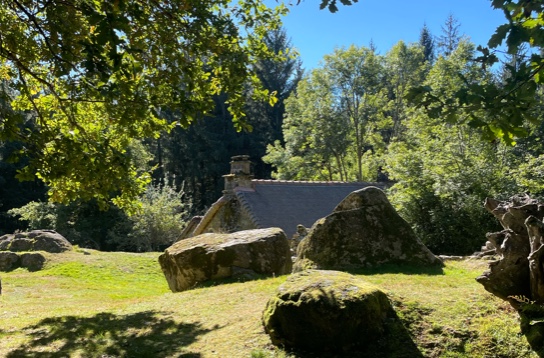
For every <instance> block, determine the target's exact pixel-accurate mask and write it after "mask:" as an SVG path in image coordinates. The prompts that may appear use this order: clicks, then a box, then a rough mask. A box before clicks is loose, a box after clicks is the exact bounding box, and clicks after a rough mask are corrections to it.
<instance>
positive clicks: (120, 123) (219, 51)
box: [0, 0, 284, 206]
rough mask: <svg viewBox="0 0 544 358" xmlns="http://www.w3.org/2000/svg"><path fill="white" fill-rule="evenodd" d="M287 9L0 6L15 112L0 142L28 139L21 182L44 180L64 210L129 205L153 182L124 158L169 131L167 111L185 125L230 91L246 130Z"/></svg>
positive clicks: (250, 4)
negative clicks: (247, 109)
mask: <svg viewBox="0 0 544 358" xmlns="http://www.w3.org/2000/svg"><path fill="white" fill-rule="evenodd" d="M282 11H284V7H282V6H280V7H279V8H278V9H277V10H272V9H269V8H267V7H266V6H265V5H264V4H263V2H262V1H260V0H247V1H240V2H238V3H234V2H228V1H220V0H207V1H188V0H165V1H147V2H146V1H139V0H115V1H114V0H107V1H86V0H67V1H46V0H35V1H21V0H2V1H0V80H2V81H5V83H7V84H8V86H9V87H10V89H11V90H12V91H10V92H7V91H2V97H3V98H7V97H10V98H9V100H10V102H11V103H12V106H13V108H14V109H15V110H16V111H18V112H27V113H31V114H32V115H33V116H34V118H35V125H36V130H34V131H26V130H24V129H23V127H22V126H21V116H18V115H9V116H3V117H2V118H0V140H4V141H5V140H18V141H20V142H22V143H25V146H24V150H25V151H26V153H28V154H29V162H28V165H27V166H26V167H25V168H24V169H23V170H22V171H21V173H20V174H19V177H20V178H21V179H32V178H35V177H37V178H39V179H41V180H43V181H44V182H45V183H46V184H47V185H48V187H49V194H50V198H51V199H52V200H55V201H60V202H67V201H70V200H74V199H76V198H83V199H90V198H95V199H97V200H98V202H99V203H102V204H103V205H104V206H106V204H105V203H106V202H107V201H108V199H109V198H110V196H111V195H112V193H113V194H114V195H117V199H116V203H117V204H118V205H121V206H123V205H128V204H129V203H130V202H131V199H133V198H135V197H136V196H137V195H138V194H139V193H140V192H141V190H143V189H144V188H145V186H146V184H147V182H148V177H146V176H145V175H140V176H139V175H137V171H136V170H135V167H134V166H133V165H132V164H131V162H130V160H129V159H128V157H127V156H125V155H124V154H125V150H126V147H127V145H128V144H129V143H130V141H131V140H132V139H133V138H142V137H156V136H158V133H159V132H160V131H163V130H168V129H169V128H170V123H167V121H165V120H163V119H161V118H160V116H159V109H160V108H170V109H171V110H177V111H178V113H179V114H180V115H179V117H178V118H177V121H178V123H179V124H180V125H181V126H187V125H189V124H190V123H191V122H192V121H193V120H194V118H196V117H198V116H201V115H202V114H206V113H209V112H210V111H211V110H213V108H214V105H215V104H214V102H213V96H214V95H218V94H220V93H228V95H229V97H228V101H229V106H228V108H229V111H230V112H231V114H232V118H233V119H234V124H235V125H236V126H237V127H238V128H242V127H243V126H244V122H243V121H242V120H241V117H242V114H243V111H242V108H243V104H244V89H245V86H246V85H247V84H248V83H249V82H251V83H253V85H254V91H253V93H254V94H255V95H256V96H257V97H260V98H265V97H267V96H268V93H267V92H266V91H264V90H262V87H261V86H260V85H259V83H258V82H259V81H258V77H257V76H256V73H255V71H254V70H252V67H251V66H250V65H251V64H252V63H255V61H257V59H260V58H266V57H271V56H272V57H273V56H274V54H273V52H272V51H269V49H268V48H267V46H266V44H265V43H264V42H263V37H264V35H265V34H266V33H267V32H268V31H270V30H273V29H276V28H278V27H279V15H280V13H281V12H282Z"/></svg>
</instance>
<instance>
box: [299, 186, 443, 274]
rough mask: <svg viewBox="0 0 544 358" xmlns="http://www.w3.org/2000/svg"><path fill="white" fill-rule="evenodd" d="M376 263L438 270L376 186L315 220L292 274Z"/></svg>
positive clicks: (301, 247)
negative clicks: (306, 270) (433, 267)
mask: <svg viewBox="0 0 544 358" xmlns="http://www.w3.org/2000/svg"><path fill="white" fill-rule="evenodd" d="M382 264H410V265H420V266H429V265H442V261H441V260H440V259H439V258H437V257H436V256H435V255H433V254H432V253H431V251H430V250H429V249H428V248H427V247H426V246H425V245H424V244H423V243H422V242H421V241H420V240H419V239H418V238H417V237H416V235H415V233H414V231H413V230H412V228H411V227H410V225H409V224H408V223H407V222H406V221H405V220H404V219H402V218H401V217H400V215H399V214H398V213H397V212H396V210H395V209H394V208H393V206H392V205H391V204H390V203H389V200H387V197H386V195H385V193H384V192H383V191H382V190H380V189H378V188H376V187H367V188H364V189H361V190H357V191H354V192H353V193H351V194H349V195H348V196H347V197H346V198H345V199H344V200H343V201H342V202H341V203H340V204H338V206H337V207H336V208H335V209H334V211H333V212H332V214H330V215H329V216H327V217H325V218H322V219H320V220H318V221H317V222H316V223H315V224H314V225H313V226H312V228H311V229H310V232H309V233H308V235H307V236H306V237H305V238H304V240H302V241H301V243H300V244H299V246H298V249H297V260H296V262H295V266H294V272H298V271H302V270H305V269H330V270H347V269H356V268H366V267H375V266H378V265H382Z"/></svg>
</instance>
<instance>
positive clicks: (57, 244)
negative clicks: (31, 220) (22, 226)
mask: <svg viewBox="0 0 544 358" xmlns="http://www.w3.org/2000/svg"><path fill="white" fill-rule="evenodd" d="M71 250H73V247H72V244H70V242H69V241H68V240H66V239H65V238H64V236H62V235H61V234H59V233H58V232H56V231H53V230H33V231H30V232H20V233H16V234H7V235H4V236H0V251H12V252H21V251H46V252H51V253H61V252H65V251H71Z"/></svg>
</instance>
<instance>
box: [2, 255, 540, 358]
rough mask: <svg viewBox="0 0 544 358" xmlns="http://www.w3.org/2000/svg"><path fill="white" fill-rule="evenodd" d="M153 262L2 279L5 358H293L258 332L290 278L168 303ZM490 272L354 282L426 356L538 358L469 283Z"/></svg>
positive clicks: (409, 274)
mask: <svg viewBox="0 0 544 358" xmlns="http://www.w3.org/2000/svg"><path fill="white" fill-rule="evenodd" d="M158 256H159V253H144V254H131V253H107V252H99V251H93V250H80V249H79V250H76V251H74V252H70V253H64V254H50V255H48V258H49V261H48V264H47V266H46V267H45V268H44V269H43V270H42V271H38V272H28V271H27V270H25V269H17V270H15V271H12V272H7V273H0V278H1V279H2V285H3V294H2V296H0V357H229V358H230V357H253V358H257V357H296V356H295V355H293V354H290V353H287V352H284V351H283V350H281V349H278V348H275V347H273V346H272V345H271V344H270V340H269V339H268V336H267V335H266V334H265V333H264V331H263V329H262V325H261V322H260V318H261V312H262V310H263V309H264V306H265V304H266V302H267V300H268V298H269V297H270V296H271V295H273V293H274V292H275V290H276V289H277V287H278V286H279V285H280V284H281V283H282V282H284V281H285V279H286V276H282V277H276V278H266V279H265V278H263V279H260V280H253V281H247V282H217V283H211V284H207V285H204V286H201V287H196V288H194V289H192V290H190V291H186V292H182V293H171V292H170V291H169V289H168V286H167V284H166V280H165V279H164V276H163V274H162V272H161V270H160V267H159V264H158V262H157V257H158ZM485 267H486V263H485V262H481V261H462V262H448V263H447V265H446V267H445V269H444V270H443V271H440V272H439V271H436V270H424V271H418V270H416V269H413V268H412V269H410V268H408V269H407V268H403V269H400V268H398V267H388V268H384V269H380V270H373V271H361V272H357V273H356V274H357V275H360V276H361V277H362V278H364V279H366V280H368V281H369V282H371V283H373V284H375V285H378V286H379V287H381V288H382V289H383V290H384V291H385V292H386V293H387V294H388V295H389V297H390V299H391V301H392V302H393V304H394V306H395V308H396V310H397V313H398V315H399V317H400V318H401V319H402V321H403V323H404V325H405V326H406V327H407V328H408V330H409V332H410V334H411V336H412V338H413V340H414V342H415V343H416V344H417V346H418V348H419V350H420V351H421V353H422V355H423V356H425V357H482V358H483V357H486V358H487V357H489V358H491V357H504V358H514V357H536V355H535V354H533V353H532V352H531V351H530V349H529V347H528V344H527V342H526V340H525V338H524V337H523V336H521V335H520V333H519V325H518V320H517V315H516V313H515V312H514V311H513V310H512V309H511V308H510V307H509V306H508V305H507V304H506V303H504V302H502V301H500V300H499V299H497V298H495V297H493V296H492V295H491V294H488V293H487V292H486V291H484V289H483V288H482V287H481V286H480V285H479V284H478V283H477V282H476V281H475V280H474V278H475V277H476V276H478V275H479V274H480V273H481V272H483V271H484V270H485Z"/></svg>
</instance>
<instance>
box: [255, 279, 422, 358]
mask: <svg viewBox="0 0 544 358" xmlns="http://www.w3.org/2000/svg"><path fill="white" fill-rule="evenodd" d="M262 322H263V325H264V328H265V331H266V332H267V333H268V334H269V336H270V339H271V340H272V343H273V344H275V345H277V346H282V347H287V348H290V349H293V350H297V351H310V352H319V353H320V354H321V356H328V355H331V354H332V355H334V354H337V353H339V352H343V353H346V352H353V351H357V352H359V353H360V354H359V355H357V356H361V357H382V356H383V357H392V356H395V357H421V354H420V353H419V351H418V350H417V348H416V347H415V344H414V343H413V342H412V341H411V339H410V337H409V335H408V334H407V332H406V330H405V329H404V327H403V326H402V323H401V322H400V320H399V319H398V317H397V315H396V313H395V311H394V310H393V308H392V306H391V304H390V302H389V299H388V298H387V296H386V295H385V293H383V292H382V291H381V290H379V289H378V288H377V287H375V286H373V285H371V284H369V283H367V282H365V281H363V280H361V279H359V278H357V277H355V276H353V275H350V274H348V273H345V272H340V271H329V270H306V271H302V272H299V273H296V274H293V275H291V276H290V277H289V278H288V279H287V281H286V282H285V283H284V284H283V285H281V286H280V287H279V289H278V291H277V293H276V295H275V296H273V297H272V298H271V299H270V300H269V301H268V303H267V305H266V308H265V310H264V312H263V315H262Z"/></svg>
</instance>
